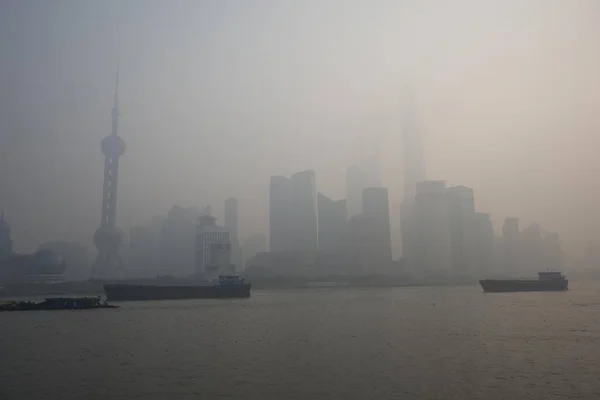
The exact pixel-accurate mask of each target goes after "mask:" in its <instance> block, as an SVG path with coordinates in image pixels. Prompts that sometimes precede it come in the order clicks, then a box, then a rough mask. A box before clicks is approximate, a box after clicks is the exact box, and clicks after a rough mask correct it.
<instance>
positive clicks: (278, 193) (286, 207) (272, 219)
mask: <svg viewBox="0 0 600 400" xmlns="http://www.w3.org/2000/svg"><path fill="white" fill-rule="evenodd" d="M290 207H291V182H290V179H289V178H286V177H285V176H272V177H271V184H270V186H269V249H270V250H271V252H282V251H286V250H289V248H290V245H291V238H290Z"/></svg>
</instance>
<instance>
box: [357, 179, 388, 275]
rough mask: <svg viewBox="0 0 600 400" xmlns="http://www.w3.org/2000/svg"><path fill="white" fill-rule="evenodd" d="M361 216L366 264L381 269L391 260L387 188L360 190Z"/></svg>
mask: <svg viewBox="0 0 600 400" xmlns="http://www.w3.org/2000/svg"><path fill="white" fill-rule="evenodd" d="M362 217H363V222H364V227H363V229H365V231H366V232H365V233H366V235H365V236H364V238H363V240H364V241H365V243H364V246H365V249H366V254H365V255H366V256H367V259H366V260H365V261H366V262H367V263H368V265H371V266H372V269H373V271H374V272H375V271H382V270H385V269H387V268H389V267H390V265H391V262H392V240H391V234H390V208H389V199H388V190H387V188H382V187H371V188H366V189H364V190H363V192H362Z"/></svg>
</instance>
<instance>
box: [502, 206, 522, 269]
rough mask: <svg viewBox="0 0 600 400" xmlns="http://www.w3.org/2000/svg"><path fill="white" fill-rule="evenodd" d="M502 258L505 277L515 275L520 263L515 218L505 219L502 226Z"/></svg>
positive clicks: (518, 234)
mask: <svg viewBox="0 0 600 400" xmlns="http://www.w3.org/2000/svg"><path fill="white" fill-rule="evenodd" d="M502 258H503V264H504V271H503V273H504V274H505V275H509V276H510V275H515V274H516V273H517V271H518V270H519V267H520V263H521V232H520V230H519V220H518V219H517V218H506V219H505V220H504V225H503V226H502Z"/></svg>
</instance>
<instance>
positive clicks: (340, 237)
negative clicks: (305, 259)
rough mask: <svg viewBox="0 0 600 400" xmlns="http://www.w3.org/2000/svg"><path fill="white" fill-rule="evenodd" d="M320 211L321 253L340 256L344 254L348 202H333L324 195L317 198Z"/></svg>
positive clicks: (320, 194)
mask: <svg viewBox="0 0 600 400" xmlns="http://www.w3.org/2000/svg"><path fill="white" fill-rule="evenodd" d="M317 208H318V210H319V251H320V252H321V253H323V254H329V255H338V254H342V253H343V252H344V238H345V235H346V229H347V222H348V213H347V211H346V200H345V199H344V200H338V201H334V200H331V199H330V198H329V197H327V196H325V195H324V194H323V193H319V194H318V196H317Z"/></svg>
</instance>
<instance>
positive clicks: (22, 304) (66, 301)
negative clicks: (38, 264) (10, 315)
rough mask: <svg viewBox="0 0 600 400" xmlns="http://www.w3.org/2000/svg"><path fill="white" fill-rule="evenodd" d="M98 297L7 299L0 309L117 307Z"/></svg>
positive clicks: (34, 309)
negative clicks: (41, 299)
mask: <svg viewBox="0 0 600 400" xmlns="http://www.w3.org/2000/svg"><path fill="white" fill-rule="evenodd" d="M118 307H119V306H115V305H112V304H108V303H107V302H106V300H102V299H101V298H100V297H52V298H47V299H45V300H44V301H37V302H36V301H8V302H4V303H0V311H37V310H90V309H93V308H118Z"/></svg>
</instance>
